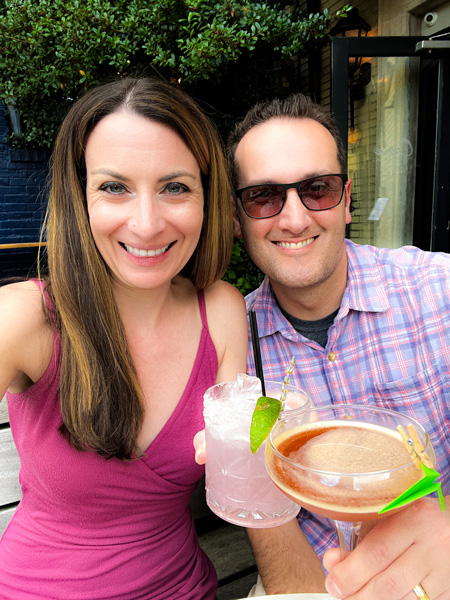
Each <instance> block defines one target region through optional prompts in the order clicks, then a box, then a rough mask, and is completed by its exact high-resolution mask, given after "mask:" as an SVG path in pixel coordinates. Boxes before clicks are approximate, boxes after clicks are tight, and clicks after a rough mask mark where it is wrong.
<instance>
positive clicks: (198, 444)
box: [192, 429, 206, 465]
mask: <svg viewBox="0 0 450 600" xmlns="http://www.w3.org/2000/svg"><path fill="white" fill-rule="evenodd" d="M192 443H193V444H194V448H195V462H196V463H197V464H199V465H204V464H205V462H206V441H205V430H204V429H202V430H201V431H197V433H196V434H195V435H194V439H193V441H192Z"/></svg>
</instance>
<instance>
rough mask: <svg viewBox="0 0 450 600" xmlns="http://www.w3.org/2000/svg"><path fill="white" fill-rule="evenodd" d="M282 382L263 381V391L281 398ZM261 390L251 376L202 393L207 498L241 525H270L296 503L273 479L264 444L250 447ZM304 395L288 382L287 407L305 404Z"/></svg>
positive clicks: (292, 510) (285, 518)
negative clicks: (253, 419)
mask: <svg viewBox="0 0 450 600" xmlns="http://www.w3.org/2000/svg"><path fill="white" fill-rule="evenodd" d="M281 387H282V384H281V383H276V382H270V381H268V382H266V396H271V397H273V398H280V395H281ZM259 396H261V387H260V382H259V380H258V379H257V378H256V377H247V376H239V377H238V380H237V381H234V382H225V383H220V384H217V385H215V386H213V387H211V388H209V390H207V392H206V393H205V396H204V416H205V434H206V448H207V461H206V501H207V503H208V506H209V507H210V509H211V510H212V511H213V512H214V513H215V514H217V515H218V516H219V517H221V518H222V519H224V520H225V521H229V522H230V523H234V524H235V525H242V526H243V527H259V528H264V527H274V526H276V525H282V524H283V523H287V522H288V521H290V520H291V519H293V518H294V517H295V516H296V515H297V513H298V511H299V506H298V504H296V503H295V502H293V501H292V500H291V499H290V498H288V497H286V496H285V494H283V493H282V492H280V491H279V490H278V488H277V487H276V486H275V485H274V484H273V482H272V481H271V479H270V477H269V475H268V474H267V470H266V467H265V444H263V445H262V446H261V447H260V448H259V450H258V452H257V453H256V454H252V453H251V450H250V424H251V420H252V414H253V411H254V409H255V405H256V401H257V399H258V398H259ZM310 404H311V403H310V399H309V396H308V395H307V394H306V393H305V392H304V391H303V390H300V389H298V388H295V387H292V386H287V398H286V408H287V409H289V408H290V407H291V408H304V409H306V408H309V407H310Z"/></svg>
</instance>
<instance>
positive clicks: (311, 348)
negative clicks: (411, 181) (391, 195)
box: [228, 95, 450, 600]
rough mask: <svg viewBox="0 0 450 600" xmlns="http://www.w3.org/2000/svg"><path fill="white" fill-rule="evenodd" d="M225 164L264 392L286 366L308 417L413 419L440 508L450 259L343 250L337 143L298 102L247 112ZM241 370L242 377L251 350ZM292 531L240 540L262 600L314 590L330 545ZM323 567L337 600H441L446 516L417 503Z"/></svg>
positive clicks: (448, 584) (314, 533)
mask: <svg viewBox="0 0 450 600" xmlns="http://www.w3.org/2000/svg"><path fill="white" fill-rule="evenodd" d="M228 155H229V160H230V164H231V166H232V176H233V186H234V189H235V194H236V198H235V200H236V235H237V236H238V237H240V238H241V237H242V238H243V240H244V243H245V246H246V248H247V251H248V253H249V255H250V257H251V258H252V260H253V261H254V262H255V264H256V265H257V266H258V267H259V268H260V269H261V270H262V271H263V273H265V274H266V278H265V280H264V282H263V284H262V285H261V286H260V288H258V289H257V290H255V291H254V292H252V293H251V294H250V295H249V296H248V297H247V307H248V309H249V310H250V309H251V310H254V311H255V312H256V316H257V321H258V329H259V335H260V343H261V352H262V362H263V368H264V372H265V374H266V377H267V379H275V380H280V379H282V377H283V376H284V373H285V370H286V367H287V365H288V363H289V360H290V358H291V356H294V357H295V365H296V369H295V372H294V375H293V381H292V383H294V384H296V385H298V386H300V387H302V388H304V389H305V390H306V391H307V392H308V393H309V394H310V395H311V397H312V399H313V402H314V404H315V405H316V406H317V405H325V404H332V403H367V404H374V405H377V406H382V407H385V408H390V409H394V410H398V411H400V412H403V413H406V414H408V415H410V416H412V417H415V418H416V419H417V420H418V421H419V422H420V423H421V424H422V425H423V426H424V427H425V429H426V430H427V431H428V433H429V435H430V438H431V441H432V444H433V446H434V448H435V451H436V456H437V461H438V467H437V470H438V471H440V473H441V481H442V488H443V492H444V495H445V496H446V498H445V500H446V503H447V505H448V506H450V501H449V497H448V494H449V492H450V434H449V433H448V432H449V431H450V300H449V298H450V257H449V256H448V255H444V254H437V253H434V254H433V253H426V252H422V251H420V250H417V249H413V248H404V249H398V250H389V249H377V248H373V247H369V246H357V245H355V244H353V243H352V242H350V241H349V240H345V239H344V237H345V227H346V225H347V224H348V223H350V221H351V215H350V189H351V180H350V179H348V177H347V176H346V175H343V174H345V169H346V164H345V155H344V152H343V148H342V143H341V141H340V139H339V134H338V131H337V129H336V127H335V125H334V124H333V122H332V120H331V119H330V117H329V116H328V115H326V114H325V113H324V112H323V110H322V109H321V108H320V107H319V106H318V105H315V104H313V103H312V102H311V101H310V100H309V99H308V98H306V97H304V96H302V95H294V96H291V97H290V98H288V99H287V100H285V101H279V100H274V101H273V102H269V103H266V104H262V105H257V106H256V107H255V108H253V109H252V110H251V111H250V112H249V113H248V115H247V116H246V117H245V119H244V120H243V121H242V122H241V123H239V124H238V125H237V126H236V128H235V130H234V132H233V133H232V134H231V136H230V139H229V144H228ZM292 182H297V183H292ZM248 366H249V369H248V372H249V373H250V374H254V361H253V353H252V347H251V344H249V364H248ZM298 521H299V523H300V526H301V529H300V528H299V527H298V525H297V521H295V520H294V521H293V522H291V523H289V524H288V525H285V526H283V527H279V528H275V529H273V530H257V529H253V530H249V537H250V541H251V543H252V546H253V549H254V552H255V557H256V559H257V562H258V568H259V572H260V574H261V577H262V580H263V583H264V586H265V589H266V592H267V593H270V594H274V593H281V592H294V591H296V592H305V591H323V590H324V572H323V570H322V567H321V565H320V563H319V561H318V558H317V556H318V557H319V558H320V559H322V558H323V556H324V553H325V552H326V551H327V550H328V549H330V548H333V547H336V546H337V539H336V536H335V534H334V530H333V528H332V526H331V524H330V523H329V522H327V521H326V520H324V519H318V518H316V517H315V516H314V515H312V514H311V513H308V512H307V511H305V510H303V509H302V511H301V512H300V515H299V519H298ZM305 536H306V537H305ZM311 546H312V548H313V549H314V550H315V553H312V552H311ZM316 555H317V556H316ZM324 566H325V568H326V569H327V570H328V571H329V574H328V576H327V578H326V588H327V590H328V592H329V593H330V594H331V595H333V596H334V597H335V598H346V597H349V596H351V598H352V600H353V599H354V600H369V599H370V600H374V599H375V598H383V599H384V600H388V599H389V600H397V599H398V600H400V599H403V600H415V599H416V598H419V600H426V599H428V598H429V599H431V600H444V599H449V598H450V511H447V512H445V513H443V512H442V511H441V509H440V507H439V503H438V501H437V499H435V498H430V497H427V498H425V499H422V500H419V501H417V502H415V503H413V504H411V505H409V506H408V507H406V508H405V509H404V510H403V511H401V512H399V513H396V514H393V515H389V516H386V517H385V518H384V519H382V520H380V521H378V522H377V524H376V525H375V527H374V528H373V529H372V530H371V531H370V532H369V533H368V534H367V536H366V537H365V538H364V539H363V540H362V541H361V542H360V545H359V546H358V547H357V549H356V550H355V551H354V552H353V553H352V554H350V555H349V556H348V557H347V558H345V559H344V560H341V557H340V554H339V552H338V551H337V550H331V551H329V552H328V553H327V554H326V555H325V557H324ZM425 590H426V591H425Z"/></svg>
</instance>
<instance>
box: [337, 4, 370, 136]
mask: <svg viewBox="0 0 450 600" xmlns="http://www.w3.org/2000/svg"><path fill="white" fill-rule="evenodd" d="M371 29H372V27H371V26H370V25H369V24H368V23H367V21H365V20H364V19H363V18H362V17H361V16H360V14H359V10H358V9H357V8H352V9H350V10H349V11H348V13H347V15H346V16H345V17H343V18H342V19H339V21H338V22H337V23H336V25H335V26H334V27H333V28H332V29H331V30H330V35H333V36H337V37H358V38H360V37H366V36H367V34H368V32H369V31H371ZM371 69H372V65H371V64H370V62H365V63H363V62H362V57H361V56H359V57H350V58H349V65H348V88H349V96H350V129H351V130H352V131H353V130H354V129H355V100H363V99H364V97H365V91H364V88H365V87H366V85H368V84H369V83H370V78H371Z"/></svg>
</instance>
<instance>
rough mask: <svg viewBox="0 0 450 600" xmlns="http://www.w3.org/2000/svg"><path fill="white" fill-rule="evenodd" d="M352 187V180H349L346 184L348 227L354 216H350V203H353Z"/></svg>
mask: <svg viewBox="0 0 450 600" xmlns="http://www.w3.org/2000/svg"><path fill="white" fill-rule="evenodd" d="M351 187H352V180H351V179H349V180H348V181H347V183H346V184H345V223H346V225H348V224H349V223H350V222H351V220H352V215H351V214H350V202H351V195H350V190H351Z"/></svg>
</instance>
